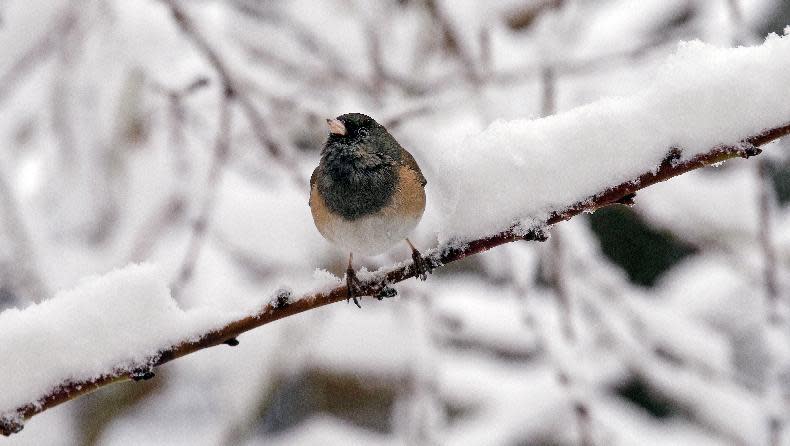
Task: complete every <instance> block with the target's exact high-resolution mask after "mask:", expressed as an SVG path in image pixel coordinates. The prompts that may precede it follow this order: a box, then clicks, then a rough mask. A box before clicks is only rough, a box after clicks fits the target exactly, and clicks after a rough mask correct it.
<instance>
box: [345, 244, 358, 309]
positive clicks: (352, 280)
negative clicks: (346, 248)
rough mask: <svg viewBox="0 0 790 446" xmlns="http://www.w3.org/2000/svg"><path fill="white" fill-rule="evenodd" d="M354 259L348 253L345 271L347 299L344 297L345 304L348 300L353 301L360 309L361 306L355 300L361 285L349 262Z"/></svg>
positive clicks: (352, 254) (352, 255) (351, 254)
mask: <svg viewBox="0 0 790 446" xmlns="http://www.w3.org/2000/svg"><path fill="white" fill-rule="evenodd" d="M353 258H354V253H351V252H350V253H348V269H347V270H346V289H347V291H348V295H347V296H348V297H346V302H348V301H349V299H353V300H354V303H355V304H356V306H358V307H359V308H362V305H360V304H359V300H357V294H359V292H360V289H359V288H360V286H361V285H362V283H361V282H360V281H359V279H357V274H356V273H355V272H354V267H353V266H351V260H352V259H353Z"/></svg>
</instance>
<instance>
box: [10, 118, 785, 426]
mask: <svg viewBox="0 0 790 446" xmlns="http://www.w3.org/2000/svg"><path fill="white" fill-rule="evenodd" d="M788 134H790V122H788V123H786V124H784V125H781V126H778V127H774V128H770V129H766V130H764V131H762V132H761V133H759V134H756V135H753V136H750V137H748V138H745V139H743V140H742V141H740V142H733V143H732V144H730V145H717V146H715V147H711V148H710V149H709V150H707V151H705V152H702V153H700V154H699V155H696V156H694V157H692V158H689V159H686V160H681V159H678V155H677V154H678V150H677V149H673V148H668V149H667V156H666V159H665V160H664V161H663V162H662V163H661V165H660V166H658V167H657V168H655V169H649V170H647V171H646V172H644V173H643V174H641V175H639V176H638V177H636V178H633V179H631V180H629V181H626V182H623V183H620V184H616V185H612V186H611V187H608V188H606V189H605V190H602V191H600V192H599V193H597V194H595V195H593V196H590V197H588V198H586V199H584V200H581V201H579V202H576V203H573V204H570V205H569V206H567V207H564V208H559V209H556V210H554V211H552V212H550V213H548V215H546V216H545V220H544V221H545V225H546V227H548V226H552V225H555V224H557V223H560V222H562V221H564V220H568V219H570V218H572V217H575V216H577V215H579V214H582V213H585V212H593V211H595V210H597V209H600V208H602V207H605V206H609V205H612V204H616V203H619V202H621V201H622V200H623V198H624V197H633V195H634V193H636V192H637V191H638V190H641V189H644V188H646V187H648V186H650V185H653V184H656V183H659V182H662V181H666V180H668V179H670V178H672V177H675V176H678V175H681V174H684V173H686V172H689V171H692V170H696V169H699V168H702V167H705V166H708V165H711V164H716V163H720V162H722V161H725V160H728V159H732V158H738V157H742V158H748V157H751V156H754V155H757V154H759V153H760V149H759V148H758V147H759V146H761V145H764V144H766V143H768V142H770V141H773V140H776V139H778V138H780V137H782V136H785V135H788ZM546 227H534V228H524V227H523V226H522V225H513V226H511V227H508V228H504V229H503V230H501V231H500V232H497V233H494V234H490V235H488V236H485V237H481V238H478V239H474V240H470V241H467V242H465V243H463V244H458V243H446V244H443V245H441V246H439V247H437V248H434V249H432V250H430V251H429V252H427V253H426V254H427V259H428V261H430V262H431V263H432V264H434V265H435V266H437V267H441V266H442V265H446V264H449V263H452V262H455V261H457V260H460V259H463V258H465V257H468V256H471V255H474V254H478V253H481V252H484V251H487V250H489V249H492V248H495V247H497V246H500V245H503V244H506V243H512V242H517V241H536V240H537V241H542V240H546V238H547V236H546V232H545V230H546ZM411 277H414V271H413V269H412V265H411V264H405V265H401V266H396V267H393V268H389V269H383V270H380V271H378V272H375V273H372V274H370V275H369V276H368V277H366V278H365V280H363V281H362V283H361V286H360V291H361V292H360V294H361V295H368V296H375V295H377V294H378V293H379V292H380V291H381V290H382V289H383V288H384V287H385V286H386V285H391V284H393V283H398V282H402V281H404V280H406V279H409V278H411ZM346 297H347V290H346V287H345V286H343V285H339V286H336V287H334V288H331V289H328V290H324V291H320V292H316V293H313V294H310V295H306V296H301V297H300V298H291V299H289V298H283V299H276V300H273V301H272V302H270V303H268V304H266V305H264V306H263V307H262V308H261V309H260V310H259V311H257V312H255V313H254V314H252V315H250V316H246V317H243V318H240V319H237V320H235V321H233V322H231V323H229V324H227V325H225V326H223V327H221V328H219V329H216V330H211V331H208V332H206V333H203V334H202V335H200V336H192V337H190V338H189V339H185V340H184V341H183V342H180V343H176V344H174V345H173V346H172V347H170V348H166V349H164V350H162V351H160V352H159V353H158V354H157V355H156V357H155V358H152V359H151V361H150V366H151V367H154V366H159V365H162V364H165V363H167V362H170V361H172V360H174V359H177V358H180V357H182V356H185V355H188V354H190V353H194V352H197V351H199V350H203V349H205V348H209V347H213V346H216V345H220V344H223V343H224V342H226V341H227V340H229V339H233V338H235V337H236V336H238V335H240V334H242V333H244V332H246V331H249V330H252V329H254V328H256V327H260V326H262V325H265V324H268V323H270V322H274V321H276V320H279V319H282V318H285V317H288V316H292V315H294V314H298V313H302V312H305V311H308V310H312V309H315V308H318V307H322V306H324V305H328V304H331V303H336V302H341V301H345V300H346ZM151 376H153V373H152V371H151V370H150V369H146V370H139V369H135V370H129V369H125V368H123V367H120V366H119V368H118V369H116V370H107V372H106V373H105V374H103V375H101V376H99V377H97V378H95V379H90V380H83V381H69V380H67V379H64V381H63V382H62V384H61V385H59V386H57V387H56V388H55V390H53V391H52V392H51V393H49V394H48V395H46V396H44V397H43V398H40V399H38V400H37V401H32V402H30V403H28V404H25V405H23V406H21V407H18V408H16V410H14V411H13V412H12V416H9V415H8V414H6V415H5V416H4V418H2V421H0V432H1V433H3V434H5V435H9V434H12V433H14V432H17V431H19V430H20V429H21V428H22V422H23V420H24V419H27V418H30V417H32V416H33V415H36V414H38V413H41V412H43V411H45V410H47V409H49V408H52V407H54V406H57V405H58V404H61V403H63V402H66V401H68V400H71V399H74V398H76V397H78V396H80V395H84V394H86V393H89V392H91V391H93V390H96V389H98V388H100V387H104V386H106V385H108V384H111V383H114V382H119V381H125V380H129V379H140V378H150V377H151Z"/></svg>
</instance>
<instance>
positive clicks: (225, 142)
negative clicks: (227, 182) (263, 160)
mask: <svg viewBox="0 0 790 446" xmlns="http://www.w3.org/2000/svg"><path fill="white" fill-rule="evenodd" d="M232 103H233V90H227V89H226V90H223V92H222V97H221V99H220V107H219V124H218V126H217V136H216V139H215V141H214V158H213V160H212V161H211V166H210V167H209V172H208V178H207V179H206V190H205V197H204V198H203V203H202V204H201V207H200V214H199V215H198V217H197V218H196V219H195V222H194V223H193V225H192V234H191V236H190V239H189V245H188V246H187V250H186V253H185V254H184V260H183V261H182V262H181V267H180V269H179V272H178V277H176V280H175V282H174V283H173V286H172V293H173V297H176V298H177V297H178V295H179V294H180V293H181V291H182V290H183V289H184V287H185V286H186V285H187V284H188V283H189V281H190V280H191V279H192V275H193V273H194V270H195V264H196V263H197V259H198V256H199V255H200V251H201V249H202V247H203V244H204V243H205V240H206V232H207V230H208V224H209V219H210V218H211V216H212V214H213V213H214V212H213V211H214V203H215V202H216V197H217V187H218V185H219V182H220V180H221V179H222V172H223V170H224V169H225V164H226V163H227V161H228V157H229V156H230V140H231V134H230V133H231V128H232V120H233V109H232Z"/></svg>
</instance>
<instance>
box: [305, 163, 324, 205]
mask: <svg viewBox="0 0 790 446" xmlns="http://www.w3.org/2000/svg"><path fill="white" fill-rule="evenodd" d="M320 167H321V166H318V167H316V168H315V169H313V173H312V175H310V197H312V196H313V186H314V185H315V178H316V177H317V176H318V169H319V168H320ZM307 205H308V206H309V205H310V198H308V199H307Z"/></svg>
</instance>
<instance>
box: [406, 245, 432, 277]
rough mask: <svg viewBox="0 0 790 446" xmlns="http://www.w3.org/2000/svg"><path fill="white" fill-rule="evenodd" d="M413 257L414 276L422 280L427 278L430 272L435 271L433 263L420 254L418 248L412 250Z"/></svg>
mask: <svg viewBox="0 0 790 446" xmlns="http://www.w3.org/2000/svg"><path fill="white" fill-rule="evenodd" d="M411 259H412V260H413V261H414V264H413V265H414V266H413V268H414V277H416V278H418V279H420V280H426V279H427V278H428V274H430V273H431V272H432V271H433V264H432V263H431V262H430V261H429V260H428V259H426V258H425V257H423V256H422V254H420V251H417V250H416V249H414V250H412V252H411Z"/></svg>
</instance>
